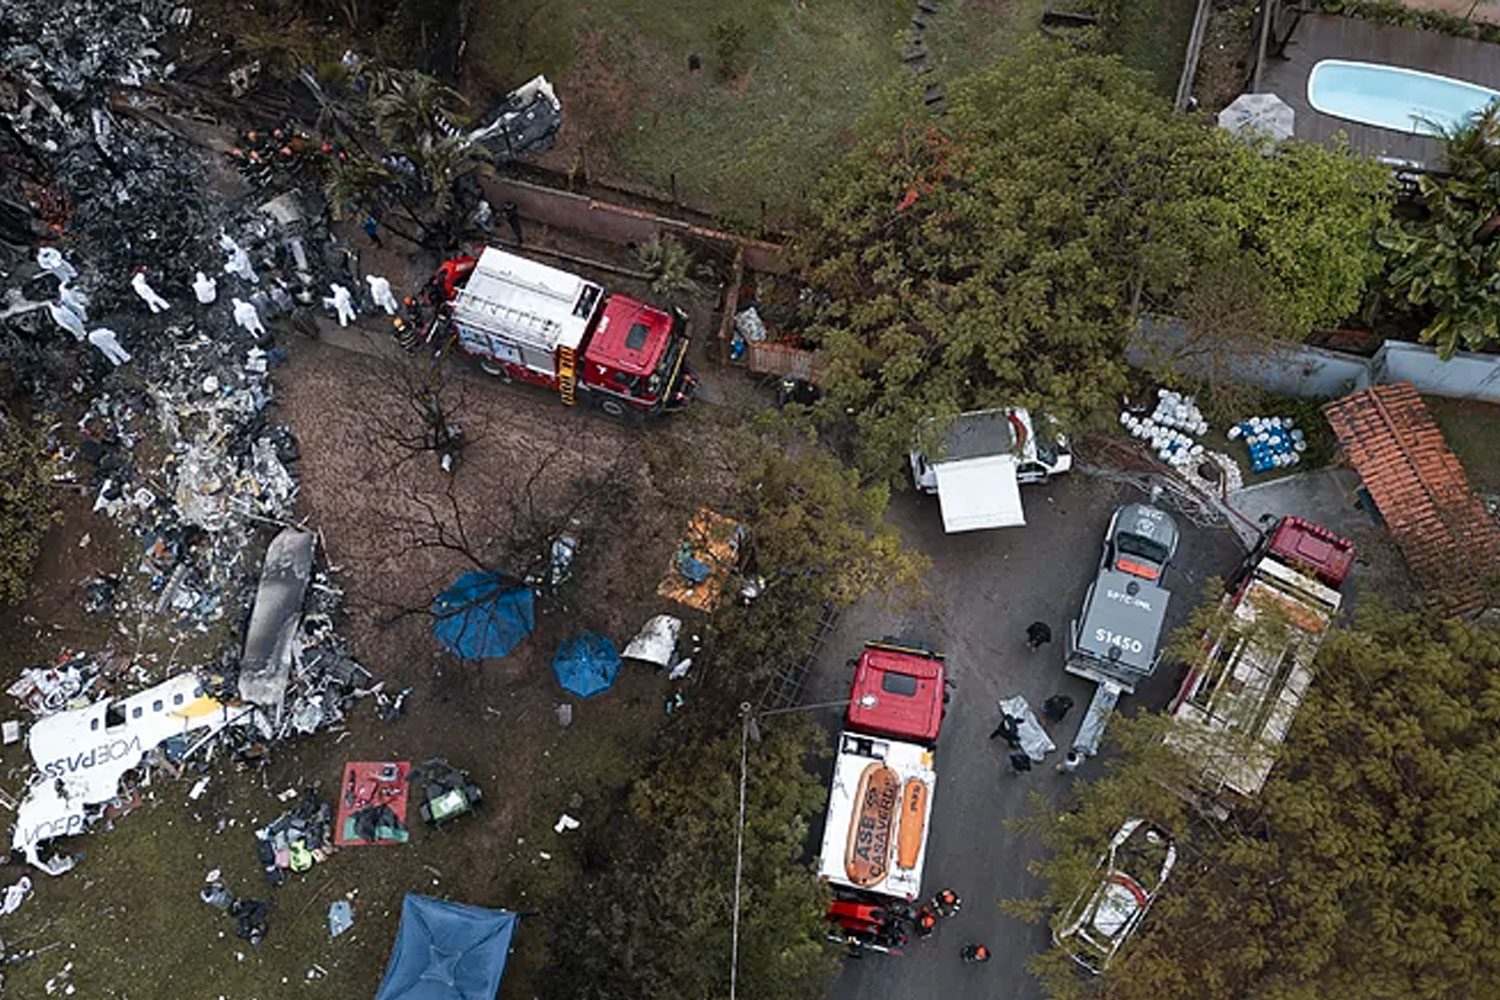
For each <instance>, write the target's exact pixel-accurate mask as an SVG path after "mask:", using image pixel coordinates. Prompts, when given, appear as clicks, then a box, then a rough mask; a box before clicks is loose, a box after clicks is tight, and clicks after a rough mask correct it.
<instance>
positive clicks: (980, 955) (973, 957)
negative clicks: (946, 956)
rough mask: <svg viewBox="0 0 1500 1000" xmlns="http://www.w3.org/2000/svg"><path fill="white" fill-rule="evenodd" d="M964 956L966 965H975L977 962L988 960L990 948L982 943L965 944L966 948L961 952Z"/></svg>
mask: <svg viewBox="0 0 1500 1000" xmlns="http://www.w3.org/2000/svg"><path fill="white" fill-rule="evenodd" d="M959 955H961V956H962V957H963V960H964V964H965V965H974V964H975V963H977V962H988V961H989V960H990V950H989V949H988V948H986V947H985V946H984V945H982V944H970V945H965V946H964V950H963V951H961V952H959Z"/></svg>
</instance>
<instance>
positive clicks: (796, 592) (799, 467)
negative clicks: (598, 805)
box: [708, 412, 928, 704]
mask: <svg viewBox="0 0 1500 1000" xmlns="http://www.w3.org/2000/svg"><path fill="white" fill-rule="evenodd" d="M711 461H713V462H715V463H716V464H717V465H718V467H719V468H720V469H723V470H726V471H729V470H732V473H731V474H732V475H733V477H734V480H733V481H734V484H735V485H734V487H733V489H732V490H731V491H730V492H729V493H728V495H727V496H726V497H725V498H724V501H723V504H722V507H721V511H722V513H725V514H728V515H730V516H732V517H734V518H736V519H738V520H739V521H740V522H741V523H742V524H744V525H745V528H746V530H747V532H748V535H749V539H750V544H751V546H752V550H751V551H752V554H753V558H754V564H755V572H756V573H757V574H759V575H760V576H761V577H763V578H764V580H765V588H764V591H763V592H762V594H761V595H760V596H759V597H758V598H757V599H756V600H755V601H753V602H751V603H749V604H743V605H742V604H730V605H727V606H725V607H722V608H720V610H719V611H718V613H717V614H716V615H715V616H714V619H713V621H711V622H710V624H709V633H708V640H709V644H710V653H711V654H712V658H713V660H714V661H715V662H724V663H726V664H733V667H732V669H730V670H729V676H728V677H725V678H723V681H722V682H723V684H724V685H725V686H726V696H727V699H728V700H731V701H732V702H733V703H735V704H738V702H739V701H740V700H743V699H745V698H751V699H752V700H754V699H757V698H759V696H760V694H761V691H762V690H763V688H764V686H765V684H766V682H767V680H768V679H769V678H770V677H771V676H773V675H774V674H775V673H776V672H777V671H778V670H779V669H781V668H783V667H787V666H790V665H791V664H794V663H796V662H797V661H799V660H800V659H801V658H802V657H803V656H805V655H806V653H807V650H808V648H809V647H810V645H811V643H812V641H813V639H814V637H815V636H816V634H817V629H818V622H819V620H820V619H821V618H822V617H823V614H824V612H825V610H834V611H837V610H840V609H842V608H845V607H848V606H849V605H851V604H853V603H854V602H855V601H858V600H860V599H861V598H863V597H865V596H866V595H870V594H880V595H886V597H887V599H889V600H891V601H893V602H899V601H900V600H903V599H909V598H910V597H912V596H914V595H915V594H916V593H918V591H919V590H920V587H921V576H922V573H923V571H924V570H925V569H926V568H927V565H928V564H927V560H926V559H925V558H924V557H922V556H921V555H920V554H918V553H915V552H913V551H911V550H910V549H907V548H906V547H905V545H904V544H903V543H902V540H901V535H900V532H898V531H897V530H896V529H895V527H893V526H892V525H890V524H887V523H886V521H885V510H886V504H887V501H888V500H889V490H888V488H887V487H886V486H885V485H884V484H881V483H873V484H871V483H864V482H862V481H861V479H860V476H859V475H858V473H857V472H856V471H855V470H853V469H851V468H849V467H847V466H845V465H844V464H843V463H842V462H840V461H839V460H838V459H837V458H836V457H835V456H833V455H832V454H831V453H829V452H828V451H827V450H826V449H825V448H822V447H820V446H819V444H818V441H817V439H816V437H815V436H814V434H813V432H812V429H811V428H810V427H809V426H808V425H807V423H806V421H805V419H799V418H798V417H796V416H794V415H792V414H791V413H790V412H787V413H783V414H771V415H768V416H766V417H764V418H762V419H760V420H756V421H753V422H752V423H751V424H750V425H748V426H746V427H742V428H737V429H735V430H733V431H731V432H729V433H728V434H726V435H725V436H724V438H723V440H722V442H721V443H720V445H719V447H718V449H717V451H716V452H715V453H714V454H713V455H712V457H711Z"/></svg>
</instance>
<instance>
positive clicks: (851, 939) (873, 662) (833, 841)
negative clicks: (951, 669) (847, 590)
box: [818, 642, 947, 954]
mask: <svg viewBox="0 0 1500 1000" xmlns="http://www.w3.org/2000/svg"><path fill="white" fill-rule="evenodd" d="M946 688H947V673H946V669H945V665H944V663H943V657H942V655H941V654H940V653H933V652H930V651H928V650H925V649H921V648H918V647H914V646H908V645H896V644H894V643H889V642H870V643H866V644H865V648H864V651H863V653H862V654H861V655H860V657H859V660H858V661H857V662H856V663H855V665H854V682H853V685H852V687H851V690H850V692H849V708H848V711H847V713H846V714H845V717H844V729H843V731H842V732H841V733H839V737H838V754H837V756H836V757H835V759H834V765H833V782H832V785H831V787H830V788H829V791H828V816H827V819H826V821H825V822H824V825H823V847H822V851H821V853H820V855H819V858H818V874H819V875H820V876H821V877H822V878H823V880H824V881H826V882H828V883H829V884H830V885H831V886H832V887H833V893H834V899H833V902H832V904H831V905H830V906H829V909H828V921H829V924H830V928H831V929H830V932H829V939H830V940H831V941H834V942H837V943H839V944H844V945H847V946H848V947H850V948H851V949H853V950H856V951H858V950H861V949H869V950H871V951H878V952H887V953H897V954H899V952H900V947H901V944H902V943H903V942H904V940H905V930H904V926H903V925H904V924H905V923H907V922H909V921H910V919H911V916H912V909H911V907H912V904H914V903H916V904H919V901H920V900H921V896H922V870H923V868H924V867H925V865H926V860H927V834H928V821H929V820H930V819H931V818H932V793H933V789H934V788H935V787H936V785H937V772H936V770H935V768H934V764H933V752H934V750H935V749H936V746H937V738H938V732H939V730H940V729H941V728H942V724H943V706H944V702H945V700H946V697H947V691H946Z"/></svg>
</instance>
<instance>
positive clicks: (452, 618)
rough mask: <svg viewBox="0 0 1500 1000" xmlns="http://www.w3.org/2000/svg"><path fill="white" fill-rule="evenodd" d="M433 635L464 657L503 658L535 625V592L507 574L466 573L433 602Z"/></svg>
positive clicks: (471, 658) (476, 658)
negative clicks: (533, 604)
mask: <svg viewBox="0 0 1500 1000" xmlns="http://www.w3.org/2000/svg"><path fill="white" fill-rule="evenodd" d="M432 617H433V619H434V620H433V623H432V634H433V635H434V636H436V637H437V640H438V642H441V643H442V644H443V645H444V646H446V647H447V648H448V649H449V650H451V651H452V652H453V653H455V654H457V655H458V656H460V657H462V658H463V659H465V660H482V659H484V658H485V657H489V656H505V655H506V654H508V653H509V652H510V651H511V650H512V649H514V648H515V647H516V644H517V643H519V642H520V641H521V640H522V639H524V638H526V636H527V635H528V634H530V632H531V630H532V628H534V627H535V625H536V611H535V609H534V607H533V606H532V595H531V590H530V588H528V587H525V586H523V585H521V584H518V583H516V581H515V580H514V579H513V578H511V577H508V576H506V575H504V574H503V573H465V574H464V575H463V576H461V577H459V578H458V579H457V580H455V581H454V583H453V586H451V587H449V588H448V589H447V590H445V591H443V592H442V593H441V594H440V595H438V599H437V600H436V601H433V602H432Z"/></svg>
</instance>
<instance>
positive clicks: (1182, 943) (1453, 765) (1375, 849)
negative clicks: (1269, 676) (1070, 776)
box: [1013, 611, 1500, 1000]
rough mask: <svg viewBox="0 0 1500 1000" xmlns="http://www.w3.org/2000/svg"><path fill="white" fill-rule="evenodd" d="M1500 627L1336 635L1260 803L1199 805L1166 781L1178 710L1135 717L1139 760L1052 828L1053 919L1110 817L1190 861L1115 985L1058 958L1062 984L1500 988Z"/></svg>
mask: <svg viewBox="0 0 1500 1000" xmlns="http://www.w3.org/2000/svg"><path fill="white" fill-rule="evenodd" d="M1497 668H1500V630H1497V629H1496V628H1494V627H1491V626H1482V625H1478V624H1474V623H1469V622H1463V621H1458V620H1447V621H1441V620H1437V619H1436V618H1434V617H1423V616H1419V615H1415V614H1393V613H1389V612H1384V611H1382V612H1380V613H1372V614H1368V615H1364V616H1362V617H1361V619H1360V621H1359V623H1358V626H1357V627H1356V628H1351V629H1347V630H1337V631H1335V632H1333V633H1332V634H1330V635H1329V636H1328V638H1327V640H1326V641H1325V643H1324V645H1323V648H1322V651H1321V653H1320V655H1319V657H1318V659H1317V679H1316V681H1315V682H1314V684H1313V686H1312V688H1311V689H1310V691H1309V694H1308V697H1307V700H1306V702H1305V703H1304V704H1303V706H1302V708H1301V711H1300V712H1299V713H1298V716H1297V719H1296V723H1295V726H1294V728H1293V730H1292V734H1291V739H1290V740H1289V742H1288V743H1287V745H1286V747H1285V748H1284V751H1283V754H1282V757H1281V759H1280V760H1279V762H1278V763H1277V766H1276V769H1275V771H1273V772H1272V775H1271V779H1270V781H1269V782H1268V783H1267V785H1266V787H1265V789H1264V790H1263V791H1262V793H1261V795H1260V797H1259V799H1258V800H1256V801H1254V802H1251V803H1248V804H1247V805H1246V806H1245V807H1244V808H1243V809H1241V810H1240V811H1238V812H1236V813H1235V814H1233V815H1231V816H1230V818H1229V819H1228V820H1227V821H1223V822H1211V821H1208V820H1205V819H1203V818H1201V817H1196V816H1194V815H1193V814H1192V813H1190V812H1189V811H1188V810H1187V807H1186V806H1185V804H1184V802H1183V801H1182V800H1181V799H1177V798H1176V796H1174V795H1172V794H1171V793H1169V792H1167V791H1166V788H1165V786H1167V785H1170V784H1172V783H1173V782H1174V781H1177V780H1180V779H1181V778H1182V777H1183V772H1182V768H1183V767H1184V762H1182V761H1180V760H1178V761H1176V762H1175V763H1174V755H1173V754H1171V753H1168V752H1166V750H1165V748H1163V747H1162V744H1161V738H1160V737H1161V734H1162V732H1163V731H1164V728H1163V727H1164V726H1165V725H1166V721H1165V720H1163V719H1159V718H1155V717H1151V718H1147V719H1144V720H1142V721H1139V722H1136V723H1134V724H1132V723H1131V722H1130V720H1121V721H1122V722H1124V723H1125V724H1124V725H1122V726H1120V727H1119V733H1120V735H1121V736H1123V738H1124V743H1125V756H1124V758H1123V760H1122V761H1121V762H1120V763H1119V764H1118V765H1117V766H1115V767H1114V768H1113V769H1112V770H1111V771H1110V772H1109V773H1108V775H1107V776H1106V777H1105V778H1103V779H1102V780H1099V781H1096V782H1091V783H1087V784H1084V785H1081V786H1080V788H1079V792H1078V795H1077V799H1076V809H1075V811H1074V812H1073V813H1072V814H1070V818H1069V819H1068V820H1067V821H1066V822H1062V821H1060V818H1059V817H1055V816H1046V815H1040V816H1039V818H1038V819H1036V820H1035V821H1034V824H1035V826H1034V828H1035V829H1036V830H1037V831H1038V832H1040V833H1042V834H1043V835H1044V836H1045V837H1047V838H1048V839H1049V841H1050V843H1051V844H1052V845H1053V846H1054V848H1056V853H1055V854H1054V855H1053V856H1052V858H1051V859H1050V860H1048V861H1047V862H1045V863H1043V864H1042V865H1041V866H1039V871H1040V873H1041V874H1042V876H1043V879H1044V882H1045V884H1046V889H1045V890H1044V896H1043V898H1042V899H1041V900H1037V901H1029V902H1028V903H1025V904H1021V905H1018V906H1015V907H1013V909H1015V910H1016V911H1017V912H1020V913H1023V914H1025V915H1030V916H1040V915H1041V914H1043V913H1045V912H1047V911H1048V910H1050V909H1051V908H1052V907H1055V906H1061V905H1066V903H1067V902H1068V901H1069V900H1071V899H1072V898H1073V895H1074V894H1075V893H1076V892H1077V891H1078V888H1079V887H1080V886H1081V885H1082V884H1083V880H1084V878H1085V873H1086V870H1087V865H1088V858H1089V856H1090V855H1091V854H1097V852H1098V850H1099V848H1100V846H1102V844H1103V842H1104V841H1103V839H1101V837H1103V836H1107V835H1108V829H1109V827H1110V825H1111V824H1112V823H1118V822H1119V821H1120V820H1122V819H1124V818H1125V817H1126V816H1127V815H1145V816H1149V817H1152V818H1153V819H1155V820H1157V821H1158V822H1161V823H1163V824H1165V825H1166V826H1167V827H1168V828H1170V829H1171V830H1172V831H1173V832H1174V833H1175V834H1176V836H1177V837H1178V842H1179V847H1180V849H1181V850H1180V860H1179V867H1178V870H1177V872H1176V873H1174V876H1173V878H1172V880H1171V881H1169V882H1168V884H1167V887H1166V890H1165V891H1164V892H1163V894H1162V896H1161V897H1160V899H1159V900H1158V903H1157V905H1156V906H1155V907H1154V908H1153V909H1152V911H1151V913H1150V915H1149V916H1148V918H1147V920H1146V923H1145V925H1144V926H1143V927H1142V929H1141V932H1140V933H1139V934H1138V935H1137V938H1136V939H1135V940H1134V941H1133V942H1132V943H1131V944H1130V946H1129V947H1128V950H1127V951H1126V952H1124V953H1123V954H1122V956H1121V959H1120V961H1119V962H1118V963H1117V964H1116V965H1115V966H1113V967H1112V968H1111V970H1110V972H1109V973H1107V974H1106V975H1105V976H1104V977H1102V980H1101V982H1100V983H1099V984H1098V985H1099V987H1100V988H1099V990H1098V991H1097V992H1094V991H1092V990H1091V989H1089V986H1090V984H1085V983H1083V982H1082V981H1081V980H1080V979H1079V977H1077V976H1076V975H1073V974H1071V973H1070V972H1068V971H1066V969H1065V966H1066V960H1065V959H1064V958H1062V957H1061V956H1059V955H1058V954H1056V953H1049V954H1047V955H1045V956H1042V957H1040V958H1039V959H1038V960H1037V961H1036V963H1035V966H1034V971H1036V972H1037V973H1038V974H1039V975H1040V976H1041V977H1042V979H1043V982H1044V984H1045V985H1046V987H1047V990H1048V992H1049V994H1050V995H1052V996H1053V997H1057V998H1074V997H1080V996H1082V995H1084V994H1085V993H1091V994H1092V995H1096V996H1103V997H1107V998H1111V1000H1137V998H1140V1000H1144V998H1148V997H1149V998H1153V1000H1176V998H1183V1000H1187V998H1191V1000H1218V998H1225V1000H1228V998H1235V1000H1247V998H1249V1000H1259V998H1268V1000H1269V998H1276V1000H1303V998H1306V1000H1312V998H1315V997H1316V998H1319V1000H1356V998H1357V1000H1368V998H1376V1000H1384V998H1389V1000H1397V998H1400V1000H1449V998H1453V1000H1458V998H1468V997H1476V996H1491V995H1497V994H1500V948H1497V946H1496V944H1495V941H1496V940H1497V935H1500V905H1497V904H1500V794H1497V793H1496V791H1495V790H1496V788H1497V787H1500V784H1497V781H1500V725H1497V723H1500V670H1497Z"/></svg>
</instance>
